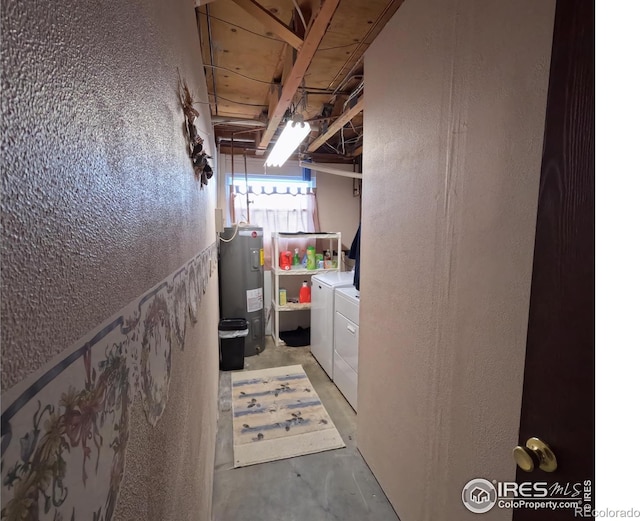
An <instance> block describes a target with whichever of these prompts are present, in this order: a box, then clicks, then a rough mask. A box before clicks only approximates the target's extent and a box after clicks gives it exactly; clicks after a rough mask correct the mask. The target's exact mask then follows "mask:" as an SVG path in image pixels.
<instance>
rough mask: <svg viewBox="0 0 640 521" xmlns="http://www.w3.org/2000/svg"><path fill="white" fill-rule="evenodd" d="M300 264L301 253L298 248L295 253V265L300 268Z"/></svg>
mask: <svg viewBox="0 0 640 521" xmlns="http://www.w3.org/2000/svg"><path fill="white" fill-rule="evenodd" d="M299 264H300V251H299V250H298V248H296V249H295V250H294V253H293V265H294V266H298V265H299Z"/></svg>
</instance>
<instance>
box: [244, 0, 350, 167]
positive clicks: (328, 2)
mask: <svg viewBox="0 0 640 521" xmlns="http://www.w3.org/2000/svg"><path fill="white" fill-rule="evenodd" d="M234 1H235V2H236V3H238V2H239V1H241V2H247V1H249V0H234ZM252 3H253V2H252ZM339 3H340V0H325V1H324V3H323V4H322V7H321V8H320V10H319V11H318V14H317V16H316V17H315V19H314V21H313V24H312V25H311V27H310V28H309V31H308V32H307V37H306V38H305V39H304V42H303V43H302V47H301V49H300V52H299V53H298V57H297V59H296V61H295V63H294V64H293V67H292V68H291V72H290V73H289V75H288V76H287V78H286V79H285V81H284V85H283V86H282V92H281V94H280V99H279V100H278V104H277V105H276V107H275V108H274V110H273V114H271V115H270V116H271V117H270V119H269V123H268V125H267V128H266V129H265V132H264V134H263V135H262V140H261V141H260V145H259V147H258V150H257V151H256V153H257V155H263V154H264V152H265V150H266V149H267V147H268V146H269V143H270V142H271V139H272V138H273V136H274V135H275V133H276V130H277V129H278V126H279V125H280V122H281V121H282V118H283V117H284V115H285V112H286V111H287V109H288V108H289V106H290V105H291V102H292V101H293V97H294V96H295V94H296V92H297V90H298V87H299V86H300V83H301V82H302V79H303V78H304V75H305V73H306V72H307V69H308V68H309V64H310V63H311V60H312V59H313V56H314V55H315V53H316V51H317V50H318V46H319V45H320V42H321V40H322V38H323V37H324V35H325V33H326V32H327V28H328V27H329V23H330V22H331V18H332V17H333V13H335V11H336V9H337V7H338V4H339Z"/></svg>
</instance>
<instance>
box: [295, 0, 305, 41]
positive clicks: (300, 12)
mask: <svg viewBox="0 0 640 521" xmlns="http://www.w3.org/2000/svg"><path fill="white" fill-rule="evenodd" d="M291 1H292V2H293V5H294V7H295V8H296V11H298V14H299V15H300V21H301V22H302V26H303V27H304V32H305V33H306V32H307V22H305V21H304V16H302V11H301V10H300V6H299V5H298V2H296V0H291Z"/></svg>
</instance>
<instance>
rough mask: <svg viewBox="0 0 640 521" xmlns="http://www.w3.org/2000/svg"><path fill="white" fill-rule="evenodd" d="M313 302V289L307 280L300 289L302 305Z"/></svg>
mask: <svg viewBox="0 0 640 521" xmlns="http://www.w3.org/2000/svg"><path fill="white" fill-rule="evenodd" d="M308 302H311V288H310V287H309V284H307V281H306V280H305V281H304V282H303V283H302V287H301V288H300V304H305V303H308Z"/></svg>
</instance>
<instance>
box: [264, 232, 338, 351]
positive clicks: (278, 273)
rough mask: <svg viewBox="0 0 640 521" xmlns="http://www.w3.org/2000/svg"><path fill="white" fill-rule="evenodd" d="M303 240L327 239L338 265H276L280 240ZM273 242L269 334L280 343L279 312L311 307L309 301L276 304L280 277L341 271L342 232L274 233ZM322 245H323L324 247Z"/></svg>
mask: <svg viewBox="0 0 640 521" xmlns="http://www.w3.org/2000/svg"><path fill="white" fill-rule="evenodd" d="M296 239H297V240H298V241H300V240H303V241H317V240H326V241H329V244H328V245H326V246H328V248H327V249H329V250H330V251H336V252H337V254H338V266H337V267H336V268H323V269H317V270H308V269H306V268H293V269H290V270H282V269H280V267H279V266H278V260H279V259H280V241H283V240H296ZM271 240H272V242H273V262H274V263H275V265H274V267H272V268H271V281H272V295H271V309H272V310H273V311H274V313H273V326H272V328H271V334H272V336H273V340H274V342H276V343H277V344H282V343H283V342H282V340H280V313H281V312H285V311H309V310H310V309H311V303H304V304H300V303H294V302H288V303H287V304H286V305H285V306H281V305H279V304H278V302H279V296H280V295H279V291H280V277H292V276H293V277H302V276H304V277H306V278H307V279H310V278H311V276H312V275H315V274H317V273H327V272H330V271H341V269H342V255H341V253H342V234H341V233H274V234H273V235H272V238H271ZM326 246H325V245H323V247H326Z"/></svg>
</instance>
